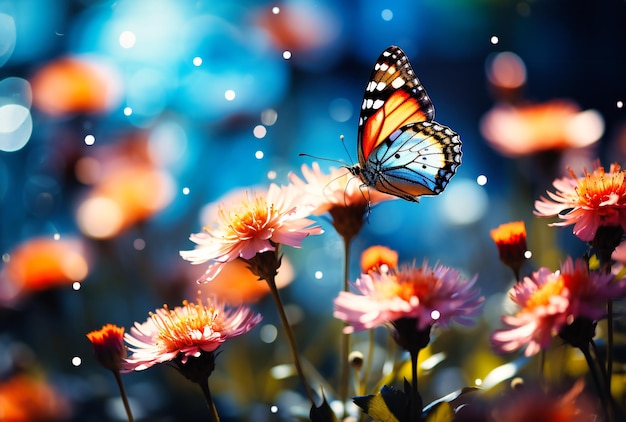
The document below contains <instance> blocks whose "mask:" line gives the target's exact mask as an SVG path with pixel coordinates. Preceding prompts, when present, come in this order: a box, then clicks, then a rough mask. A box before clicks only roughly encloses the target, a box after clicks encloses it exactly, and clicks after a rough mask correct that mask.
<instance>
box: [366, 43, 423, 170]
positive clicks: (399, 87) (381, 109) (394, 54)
mask: <svg viewBox="0 0 626 422" xmlns="http://www.w3.org/2000/svg"><path fill="white" fill-rule="evenodd" d="M434 117H435V109H434V107H433V104H432V102H431V101H430V98H429V97H428V94H427V93H426V90H425V89H424V87H423V86H422V84H421V83H420V81H419V80H418V79H417V76H415V72H414V71H413V68H412V67H411V64H410V63H409V59H408V57H407V56H406V54H404V52H403V51H402V50H401V49H400V48H399V47H395V46H391V47H389V48H387V49H386V50H385V51H383V53H382V54H381V55H380V57H379V58H378V61H377V62H376V65H375V66H374V70H373V71H372V75H371V76H370V81H369V82H368V84H367V86H366V88H365V95H364V97H363V103H362V105H361V116H360V120H359V132H358V144H359V148H358V149H359V151H358V153H359V161H360V162H361V165H363V162H364V160H367V158H368V157H369V155H370V153H371V152H372V151H373V150H374V149H375V148H376V147H377V146H378V145H380V144H381V143H382V142H383V141H384V140H385V139H386V138H388V137H389V135H391V134H392V133H393V132H394V131H395V130H396V129H398V128H399V127H401V126H403V125H406V124H408V123H413V122H422V121H431V120H433V119H434Z"/></svg>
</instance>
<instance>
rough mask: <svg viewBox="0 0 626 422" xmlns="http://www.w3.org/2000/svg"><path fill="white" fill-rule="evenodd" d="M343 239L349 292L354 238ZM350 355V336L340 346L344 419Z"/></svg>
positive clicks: (340, 379)
mask: <svg viewBox="0 0 626 422" xmlns="http://www.w3.org/2000/svg"><path fill="white" fill-rule="evenodd" d="M342 239H343V291H344V292H347V291H348V290H349V284H348V280H349V278H350V245H351V244H352V238H351V237H348V236H342ZM349 353H350V334H345V333H344V334H343V335H342V336H341V343H340V346H339V390H338V393H339V400H340V401H341V404H342V405H343V409H344V410H343V417H344V418H345V417H346V416H347V412H346V410H347V406H346V401H347V400H348V378H349V376H350V368H349V366H348V364H349V362H348V354H349Z"/></svg>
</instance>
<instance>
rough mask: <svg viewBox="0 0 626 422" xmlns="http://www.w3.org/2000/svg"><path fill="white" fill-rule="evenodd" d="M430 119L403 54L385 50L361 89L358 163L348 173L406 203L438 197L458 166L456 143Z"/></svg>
mask: <svg viewBox="0 0 626 422" xmlns="http://www.w3.org/2000/svg"><path fill="white" fill-rule="evenodd" d="M434 118H435V108H434V106H433V103H432V102H431V100H430V97H429V96H428V94H427V93H426V90H425V89H424V87H423V86H422V84H421V83H420V81H419V80H418V79H417V76H416V75H415V72H414V71H413V68H412V67H411V63H409V59H408V57H407V56H406V54H404V52H403V51H402V50H401V49H400V48H399V47H396V46H391V47H389V48H387V49H386V50H385V51H383V52H382V54H381V55H380V57H379V58H378V61H377V62H376V64H375V65H374V70H373V71H372V75H371V76H370V80H369V82H368V83H367V86H366V87H365V95H364V96H363V103H362V105H361V115H360V118H359V129H358V135H357V149H358V158H359V163H358V164H355V165H353V166H351V167H348V169H349V170H350V172H351V173H352V174H353V175H354V176H357V177H359V178H360V179H361V181H362V182H363V183H364V184H365V185H367V186H368V187H373V188H375V189H376V190H378V191H380V192H384V193H388V194H391V195H395V196H397V197H400V198H403V199H406V200H407V201H414V202H418V201H419V197H420V196H422V195H438V194H440V193H441V192H443V190H444V189H445V188H446V186H447V185H448V183H449V182H450V179H451V178H452V176H454V174H455V173H456V170H457V168H458V167H459V166H460V165H461V155H462V153H461V139H460V137H459V135H458V134H457V133H456V132H454V131H453V130H452V129H450V128H448V127H446V126H443V125H441V124H439V123H437V122H435V121H434V120H433V119H434Z"/></svg>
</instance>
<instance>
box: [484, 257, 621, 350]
mask: <svg viewBox="0 0 626 422" xmlns="http://www.w3.org/2000/svg"><path fill="white" fill-rule="evenodd" d="M625 293H626V280H624V279H621V280H619V281H614V275H613V274H605V273H602V272H598V271H589V269H588V268H587V264H586V262H585V261H584V260H582V259H578V260H576V261H574V260H572V258H568V259H567V260H566V261H565V262H564V263H563V264H562V265H561V269H560V271H556V272H552V271H550V270H549V269H548V268H545V267H542V268H540V269H539V270H538V271H536V272H534V273H533V274H532V276H531V277H525V278H524V279H523V280H522V281H521V282H519V283H517V284H516V285H514V286H513V287H512V288H511V290H510V291H509V297H510V298H511V300H512V301H513V302H514V303H515V304H517V305H518V306H519V307H520V311H519V312H518V313H517V314H516V315H507V316H504V317H503V318H502V320H503V321H504V322H505V323H506V324H507V325H509V326H510V327H511V328H507V329H502V330H497V331H495V332H494V333H493V334H492V336H491V343H492V346H493V348H494V349H495V350H496V351H498V352H511V351H514V350H518V349H521V348H523V347H526V349H525V351H524V354H525V355H526V356H532V355H534V354H536V353H537V352H539V350H541V349H547V348H548V347H549V345H550V343H551V340H552V337H553V336H554V335H555V334H557V333H559V332H561V331H562V330H563V329H564V328H565V327H566V326H569V325H571V324H572V323H573V322H574V321H575V320H576V319H577V318H585V319H589V320H592V321H597V320H599V319H601V318H603V317H604V316H605V312H606V310H605V303H606V301H607V300H610V299H614V298H617V297H620V296H622V295H624V294H625Z"/></svg>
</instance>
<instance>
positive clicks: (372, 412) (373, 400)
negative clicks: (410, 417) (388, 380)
mask: <svg viewBox="0 0 626 422" xmlns="http://www.w3.org/2000/svg"><path fill="white" fill-rule="evenodd" d="M353 401H354V403H355V404H356V405H357V406H359V407H360V408H361V409H363V412H365V413H367V414H368V415H369V416H370V417H371V418H372V419H373V420H374V421H376V422H400V421H402V420H404V415H405V414H406V412H407V408H408V401H407V398H406V395H405V394H404V393H403V392H402V391H400V390H397V389H395V388H393V387H388V386H386V385H384V386H383V388H381V389H380V392H379V393H378V394H376V395H369V396H359V397H354V398H353Z"/></svg>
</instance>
